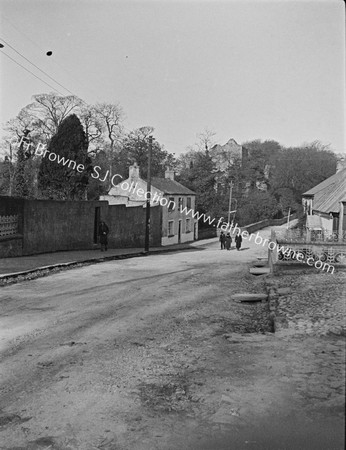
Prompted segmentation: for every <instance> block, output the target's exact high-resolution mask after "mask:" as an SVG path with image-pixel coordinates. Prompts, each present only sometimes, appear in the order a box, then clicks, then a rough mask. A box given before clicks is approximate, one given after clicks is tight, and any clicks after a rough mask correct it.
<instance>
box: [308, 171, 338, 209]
mask: <svg viewBox="0 0 346 450" xmlns="http://www.w3.org/2000/svg"><path fill="white" fill-rule="evenodd" d="M307 195H313V201H312V209H313V210H314V211H321V212H326V213H330V212H339V207H340V205H339V203H340V201H342V200H344V199H345V198H346V169H342V170H340V171H339V172H337V173H335V174H334V175H332V176H331V177H329V178H327V179H326V180H324V181H322V183H320V184H318V185H317V186H315V187H313V188H312V189H310V190H309V191H307V192H305V193H304V194H303V196H307Z"/></svg>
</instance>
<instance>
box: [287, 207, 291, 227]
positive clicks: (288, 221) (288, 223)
mask: <svg viewBox="0 0 346 450" xmlns="http://www.w3.org/2000/svg"><path fill="white" fill-rule="evenodd" d="M290 214H291V208H288V216H287V229H289V227H290Z"/></svg>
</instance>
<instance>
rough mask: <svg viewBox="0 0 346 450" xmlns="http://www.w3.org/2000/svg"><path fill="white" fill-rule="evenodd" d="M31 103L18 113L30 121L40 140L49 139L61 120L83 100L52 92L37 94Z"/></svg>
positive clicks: (78, 107)
mask: <svg viewBox="0 0 346 450" xmlns="http://www.w3.org/2000/svg"><path fill="white" fill-rule="evenodd" d="M33 99H34V100H35V101H34V102H33V103H30V104H29V105H27V106H25V107H24V108H23V109H22V110H21V111H20V113H19V115H24V116H26V117H27V120H29V121H30V125H31V127H32V128H34V129H35V130H36V133H40V135H41V140H45V141H49V140H50V138H51V137H52V136H53V135H54V134H55V133H56V132H57V129H58V126H59V125H60V124H61V122H62V121H63V120H64V119H65V118H66V117H67V116H69V115H70V114H71V113H72V112H78V110H79V109H80V108H81V107H82V105H83V102H82V100H81V99H80V98H78V97H76V96H75V95H68V96H59V95H56V94H54V93H50V94H37V95H34V96H33Z"/></svg>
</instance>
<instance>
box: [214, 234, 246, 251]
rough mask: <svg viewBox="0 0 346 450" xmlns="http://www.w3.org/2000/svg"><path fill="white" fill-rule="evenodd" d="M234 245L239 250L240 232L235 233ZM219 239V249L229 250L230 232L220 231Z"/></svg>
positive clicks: (230, 246) (230, 244) (230, 242)
mask: <svg viewBox="0 0 346 450" xmlns="http://www.w3.org/2000/svg"><path fill="white" fill-rule="evenodd" d="M234 240H235V247H236V249H237V250H238V251H239V250H240V247H241V243H242V240H243V239H242V237H241V235H240V233H239V232H238V234H236V235H235V237H234ZM219 241H220V244H221V250H231V248H232V236H231V234H230V233H227V234H225V233H224V232H223V231H221V233H220V237H219Z"/></svg>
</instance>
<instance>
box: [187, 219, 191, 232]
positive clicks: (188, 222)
mask: <svg viewBox="0 0 346 450" xmlns="http://www.w3.org/2000/svg"><path fill="white" fill-rule="evenodd" d="M186 233H191V219H186Z"/></svg>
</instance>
